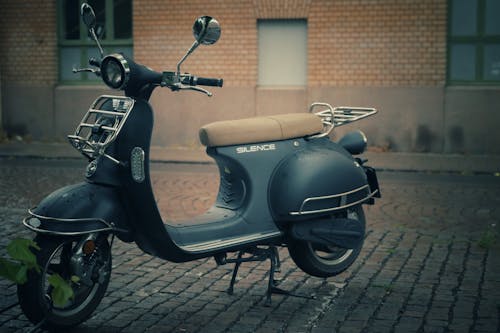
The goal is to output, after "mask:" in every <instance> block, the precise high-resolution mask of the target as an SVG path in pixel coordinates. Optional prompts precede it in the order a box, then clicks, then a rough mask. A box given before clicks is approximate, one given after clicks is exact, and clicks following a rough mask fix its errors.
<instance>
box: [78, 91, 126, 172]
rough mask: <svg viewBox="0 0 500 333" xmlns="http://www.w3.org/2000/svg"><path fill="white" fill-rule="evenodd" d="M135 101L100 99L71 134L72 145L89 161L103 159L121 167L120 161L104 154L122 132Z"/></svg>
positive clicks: (101, 97)
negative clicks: (101, 157) (102, 157)
mask: <svg viewBox="0 0 500 333" xmlns="http://www.w3.org/2000/svg"><path fill="white" fill-rule="evenodd" d="M134 102H135V101H134V100H133V99H132V98H129V97H122V96H108V95H103V96H100V97H98V98H97V99H96V100H95V101H94V103H93V104H92V105H91V107H90V109H89V110H88V111H87V113H86V114H85V116H84V117H83V119H82V121H81V122H80V124H79V125H78V127H77V128H76V131H75V134H74V135H68V140H69V142H70V143H71V145H72V146H73V147H75V148H76V149H77V150H78V151H79V152H80V153H82V154H83V155H84V156H85V157H87V158H88V159H90V160H94V159H96V158H97V157H99V156H104V157H106V158H108V159H110V160H111V161H113V162H114V163H116V164H120V161H118V160H117V159H115V158H114V157H112V156H110V155H108V154H106V152H105V151H106V148H107V147H108V146H109V145H110V144H111V143H112V142H113V141H115V139H116V137H117V136H118V134H119V133H120V131H121V129H122V127H123V125H124V124H125V122H126V121H127V118H128V115H129V114H130V110H132V108H133V106H134Z"/></svg>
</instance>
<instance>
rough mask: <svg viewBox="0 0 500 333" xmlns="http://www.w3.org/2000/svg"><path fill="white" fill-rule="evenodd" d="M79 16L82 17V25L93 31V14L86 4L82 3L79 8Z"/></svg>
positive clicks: (94, 20)
mask: <svg viewBox="0 0 500 333" xmlns="http://www.w3.org/2000/svg"><path fill="white" fill-rule="evenodd" d="M80 15H81V16H82V20H83V23H85V25H86V26H87V28H88V29H89V30H90V29H94V28H95V25H96V18H95V13H94V10H93V9H92V7H91V6H90V5H89V4H88V3H83V4H82V7H81V8H80Z"/></svg>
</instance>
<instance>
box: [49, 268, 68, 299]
mask: <svg viewBox="0 0 500 333" xmlns="http://www.w3.org/2000/svg"><path fill="white" fill-rule="evenodd" d="M48 281H49V284H50V285H51V286H52V287H53V288H54V289H52V292H51V294H50V296H51V297H52V302H53V303H54V305H55V306H58V307H62V306H64V305H66V303H68V301H69V299H70V298H73V296H74V293H73V289H72V288H71V286H70V284H69V283H68V282H67V281H66V280H64V279H63V278H62V277H61V276H60V275H59V274H57V273H56V274H52V275H51V276H50V277H49V278H48Z"/></svg>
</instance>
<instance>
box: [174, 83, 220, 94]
mask: <svg viewBox="0 0 500 333" xmlns="http://www.w3.org/2000/svg"><path fill="white" fill-rule="evenodd" d="M170 89H171V90H172V91H179V90H193V91H197V92H201V93H204V94H206V95H207V96H208V97H212V95H213V94H212V93H211V92H210V91H208V90H206V89H203V88H200V87H194V86H186V85H183V84H181V83H175V84H174V85H172V86H170Z"/></svg>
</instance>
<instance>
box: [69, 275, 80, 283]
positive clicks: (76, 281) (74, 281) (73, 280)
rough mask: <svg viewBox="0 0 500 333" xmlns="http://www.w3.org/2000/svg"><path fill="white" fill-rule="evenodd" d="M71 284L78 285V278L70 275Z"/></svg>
mask: <svg viewBox="0 0 500 333" xmlns="http://www.w3.org/2000/svg"><path fill="white" fill-rule="evenodd" d="M71 282H73V283H78V282H80V278H79V277H78V276H76V275H71Z"/></svg>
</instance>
